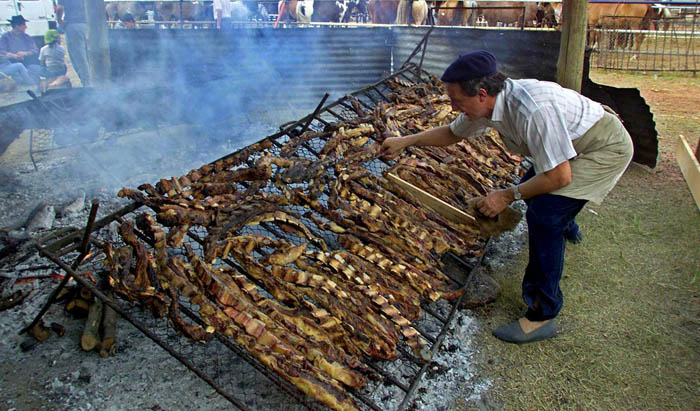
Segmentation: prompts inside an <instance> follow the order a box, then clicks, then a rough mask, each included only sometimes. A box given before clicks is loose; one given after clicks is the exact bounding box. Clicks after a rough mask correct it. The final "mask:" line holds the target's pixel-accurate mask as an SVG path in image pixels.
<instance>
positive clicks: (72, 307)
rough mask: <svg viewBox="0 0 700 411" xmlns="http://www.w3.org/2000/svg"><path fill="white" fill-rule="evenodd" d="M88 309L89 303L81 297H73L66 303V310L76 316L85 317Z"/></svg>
mask: <svg viewBox="0 0 700 411" xmlns="http://www.w3.org/2000/svg"><path fill="white" fill-rule="evenodd" d="M89 310H90V304H89V303H88V302H87V301H85V300H83V299H82V298H74V299H72V300H70V301H68V302H67V303H66V311H68V312H69V313H71V314H72V315H73V316H74V317H76V318H85V317H86V316H87V314H88V311H89Z"/></svg>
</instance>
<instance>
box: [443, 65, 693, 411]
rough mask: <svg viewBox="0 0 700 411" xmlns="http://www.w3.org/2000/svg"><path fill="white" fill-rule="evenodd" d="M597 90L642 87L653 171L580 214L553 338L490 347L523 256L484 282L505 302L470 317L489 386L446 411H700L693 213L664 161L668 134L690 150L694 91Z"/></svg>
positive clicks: (636, 79) (609, 77) (515, 297)
mask: <svg viewBox="0 0 700 411" xmlns="http://www.w3.org/2000/svg"><path fill="white" fill-rule="evenodd" d="M594 80H595V81H598V82H601V83H605V84H611V85H617V86H626V87H640V90H641V91H642V94H643V95H644V96H645V98H646V99H647V102H648V103H649V104H650V105H651V107H652V111H654V113H655V115H656V121H657V130H658V131H659V134H660V138H659V140H660V153H661V155H660V162H659V166H658V167H657V168H656V169H655V170H652V171H650V170H648V169H646V168H643V167H641V166H632V167H631V168H630V169H629V170H628V171H627V172H626V173H625V175H624V176H623V178H622V180H621V181H620V183H619V184H618V185H617V187H615V189H614V190H613V192H612V193H611V194H610V195H609V196H608V198H607V199H606V201H605V202H604V203H603V204H602V205H601V206H595V205H590V206H587V207H586V208H585V209H584V210H583V211H582V212H581V214H580V215H579V218H578V222H579V224H580V225H581V227H582V230H583V232H584V235H585V240H584V242H583V243H582V244H580V245H576V246H570V247H568V249H567V256H566V264H565V269H564V278H563V280H562V289H563V291H564V295H565V299H566V300H565V303H564V309H563V310H562V312H561V314H560V316H559V328H560V335H559V336H558V337H557V338H554V339H551V340H548V341H542V342H539V343H535V344H529V345H524V346H516V345H511V344H504V343H501V342H499V341H498V340H496V339H495V338H494V337H492V336H491V330H492V329H493V328H495V327H496V326H498V325H501V324H504V323H506V322H510V321H512V320H513V319H515V318H517V317H519V316H521V315H522V314H523V312H524V310H525V306H524V304H523V302H522V299H521V297H520V281H521V279H522V273H523V271H524V268H525V264H526V252H523V253H522V254H521V255H520V256H519V258H518V259H517V260H516V262H515V263H513V264H512V265H511V266H510V267H508V268H507V269H506V270H505V271H504V272H501V273H493V274H494V276H495V277H496V279H497V280H498V281H499V282H500V283H501V285H502V286H503V294H502V296H501V297H500V298H499V300H497V301H496V303H494V304H493V305H492V306H490V307H486V308H484V309H481V310H479V311H478V312H477V315H478V317H479V318H480V319H481V321H482V322H483V327H482V330H481V331H480V333H479V335H478V336H477V340H478V341H479V345H480V347H481V348H480V354H479V356H480V358H479V364H482V365H481V366H480V371H479V377H478V379H482V380H488V381H491V383H492V384H493V386H492V388H491V389H490V391H489V392H488V393H487V394H486V396H485V397H484V398H482V399H480V400H476V401H471V402H466V401H459V402H458V403H456V404H452V408H454V409H458V410H467V409H514V410H522V409H541V410H548V409H611V410H612V409H663V410H666V409H700V386H699V385H698V381H700V212H698V207H697V206H696V205H695V203H694V202H693V200H692V197H691V196H690V192H689V190H688V187H687V185H686V183H685V181H684V180H683V178H682V176H681V174H680V172H679V170H678V167H677V165H676V162H675V158H674V156H673V151H674V150H675V142H676V137H677V134H684V135H686V136H689V137H690V138H691V140H692V141H693V148H694V147H696V146H697V138H698V134H699V133H700V127H698V121H699V118H698V113H697V107H698V106H699V105H698V102H697V101H694V102H689V101H687V100H688V99H700V97H698V93H693V94H694V96H692V95H691V94H690V93H691V91H692V89H693V88H695V87H698V80H697V79H694V78H691V77H687V76H680V77H679V76H665V77H663V78H655V79H654V78H653V77H652V76H643V75H629V74H614V73H600V72H598V73H594ZM650 80H652V81H650ZM654 90H658V91H654ZM662 90H663V91H662ZM687 104H693V107H692V108H690V107H688V106H687ZM684 111H690V112H689V113H688V114H686V115H683V112H684ZM594 212H595V213H594ZM472 382H473V381H472ZM465 389H468V388H465ZM464 397H465V398H466V395H465V396H464Z"/></svg>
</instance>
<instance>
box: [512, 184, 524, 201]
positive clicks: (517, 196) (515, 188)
mask: <svg viewBox="0 0 700 411" xmlns="http://www.w3.org/2000/svg"><path fill="white" fill-rule="evenodd" d="M522 199H523V195H522V194H520V191H519V190H518V186H517V184H516V185H514V186H513V201H518V200H522Z"/></svg>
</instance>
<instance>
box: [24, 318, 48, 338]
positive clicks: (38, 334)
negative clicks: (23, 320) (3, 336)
mask: <svg viewBox="0 0 700 411" xmlns="http://www.w3.org/2000/svg"><path fill="white" fill-rule="evenodd" d="M27 333H28V334H29V335H31V336H32V337H34V338H36V340H37V341H46V340H47V339H48V338H49V336H50V335H51V328H49V327H47V326H46V325H44V322H43V321H39V322H38V323H36V324H35V325H34V327H32V328H30V329H29V331H28V332H27Z"/></svg>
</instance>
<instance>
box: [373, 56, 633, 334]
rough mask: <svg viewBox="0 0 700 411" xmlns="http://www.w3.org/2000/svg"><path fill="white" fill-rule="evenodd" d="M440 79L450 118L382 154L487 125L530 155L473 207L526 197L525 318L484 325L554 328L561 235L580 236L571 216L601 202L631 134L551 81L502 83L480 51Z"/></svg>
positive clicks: (494, 208) (623, 164)
mask: <svg viewBox="0 0 700 411" xmlns="http://www.w3.org/2000/svg"><path fill="white" fill-rule="evenodd" d="M441 79H442V81H443V82H444V83H445V84H446V86H447V94H448V96H449V97H450V100H451V102H452V108H453V110H455V111H458V112H461V113H462V114H460V115H459V116H458V117H457V118H456V119H455V120H454V121H453V122H452V123H451V124H450V125H447V126H442V127H437V128H434V129H431V130H427V131H424V132H421V133H418V134H414V135H410V136H405V137H394V138H388V139H386V140H385V141H384V143H383V145H382V151H383V154H384V158H385V159H390V158H393V157H394V156H396V155H397V154H398V153H400V152H401V151H402V150H403V149H404V148H405V147H408V146H446V145H450V144H454V143H457V142H458V141H460V140H462V139H464V138H470V137H476V136H480V135H483V133H485V132H486V131H487V130H488V129H489V128H495V129H496V130H497V131H498V132H499V133H500V135H501V138H502V139H503V141H504V143H505V144H506V146H507V147H508V149H509V150H510V151H512V152H515V153H518V154H522V155H525V156H529V157H531V158H532V161H533V167H532V168H531V169H530V170H529V171H528V172H527V173H526V174H525V176H523V178H522V179H521V181H520V184H518V185H514V186H512V187H508V188H505V189H501V190H494V191H492V192H490V193H489V194H488V195H487V196H486V197H485V198H484V199H482V200H481V201H480V202H479V203H478V205H477V207H478V208H479V210H480V211H481V212H482V213H484V214H485V215H487V216H491V217H493V216H496V215H498V214H500V213H501V212H502V211H503V210H504V209H505V208H506V207H507V206H508V204H510V203H511V202H513V201H515V200H520V199H523V200H525V202H526V203H527V204H528V210H527V213H526V220H527V223H528V239H529V262H528V265H527V268H526V269H525V275H524V278H523V284H522V293H523V299H524V300H525V304H526V305H527V307H528V308H527V312H526V313H525V315H524V316H523V317H522V318H520V319H518V320H516V321H514V322H512V323H510V324H507V325H504V326H502V327H499V328H497V329H495V330H494V331H493V334H494V336H496V337H497V338H499V339H501V340H503V341H506V342H511V343H519V344H520V343H527V342H532V341H538V340H542V339H545V338H550V337H553V336H555V335H556V332H557V329H556V323H555V320H554V319H555V317H556V316H557V314H559V311H560V310H561V308H562V305H563V302H564V298H563V295H562V292H561V289H560V288H559V281H560V280H561V276H562V272H563V267H564V250H565V242H566V241H569V242H574V243H576V242H580V241H581V240H582V238H583V237H582V235H581V232H580V231H579V227H578V225H576V223H575V221H574V219H575V217H576V215H577V214H578V213H579V211H581V209H582V208H583V206H584V205H585V204H586V202H587V201H594V202H601V201H602V200H603V198H604V197H605V196H606V195H607V193H608V192H609V191H610V190H611V189H612V188H613V186H614V185H615V183H616V182H617V181H618V179H619V178H620V177H621V176H622V173H623V172H624V171H625V169H626V168H627V166H628V165H629V163H630V161H631V159H632V154H633V148H632V139H631V138H630V136H629V134H628V133H627V131H626V130H625V128H624V127H623V126H622V123H621V122H620V120H619V119H618V118H617V116H616V115H614V113H612V110H610V109H608V108H604V107H603V106H601V105H600V104H599V103H596V102H594V101H592V100H590V99H588V98H586V97H584V96H582V95H581V94H579V93H577V92H575V91H573V90H570V89H566V88H563V87H561V86H559V85H558V84H556V83H551V82H546V81H538V80H531V79H525V80H512V79H509V78H507V77H506V76H505V75H504V74H502V73H500V72H499V71H498V67H497V63H496V58H495V57H494V56H493V55H492V54H491V53H489V52H488V51H483V50H479V51H474V52H471V53H468V54H465V55H462V56H460V57H459V58H458V59H457V60H455V61H454V62H453V63H452V64H451V65H450V66H449V67H448V68H447V69H446V70H445V72H444V74H443V76H442V78H441Z"/></svg>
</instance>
